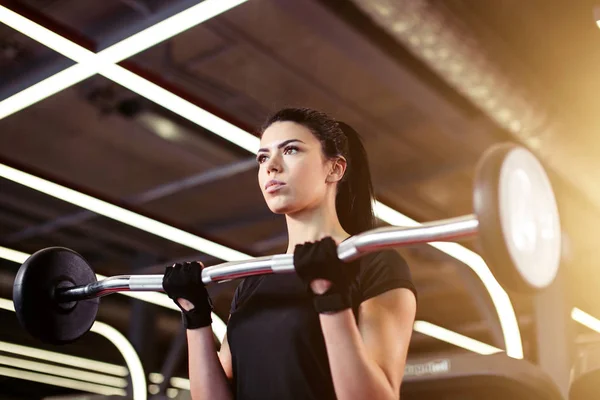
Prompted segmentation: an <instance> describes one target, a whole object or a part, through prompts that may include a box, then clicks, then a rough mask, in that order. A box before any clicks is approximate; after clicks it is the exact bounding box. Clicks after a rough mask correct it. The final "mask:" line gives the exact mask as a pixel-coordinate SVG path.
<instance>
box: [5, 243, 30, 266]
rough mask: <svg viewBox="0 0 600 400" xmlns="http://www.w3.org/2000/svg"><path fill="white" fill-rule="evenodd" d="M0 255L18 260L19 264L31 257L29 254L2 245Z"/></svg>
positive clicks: (7, 258)
mask: <svg viewBox="0 0 600 400" xmlns="http://www.w3.org/2000/svg"><path fill="white" fill-rule="evenodd" d="M0 257H1V258H4V259H5V260H8V261H12V262H16V263H17V264H23V263H24V262H25V260H27V257H29V254H26V253H23V252H20V251H17V250H13V249H9V248H7V247H2V246H0Z"/></svg>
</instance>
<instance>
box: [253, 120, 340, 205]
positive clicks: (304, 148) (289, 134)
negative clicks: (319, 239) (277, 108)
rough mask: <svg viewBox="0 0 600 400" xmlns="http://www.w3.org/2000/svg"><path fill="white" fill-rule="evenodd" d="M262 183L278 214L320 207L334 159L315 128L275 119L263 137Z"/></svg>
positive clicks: (258, 159) (260, 155)
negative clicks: (313, 129) (328, 155)
mask: <svg viewBox="0 0 600 400" xmlns="http://www.w3.org/2000/svg"><path fill="white" fill-rule="evenodd" d="M260 147H261V149H260V150H259V151H258V153H257V161H258V163H259V165H260V168H259V171H258V183H259V185H260V189H261V191H262V193H263V196H264V198H265V201H266V202H267V205H268V206H269V208H270V209H271V211H273V212H274V213H277V214H291V213H294V212H298V211H300V210H303V209H307V208H314V207H318V206H319V205H320V204H321V203H322V202H323V200H324V198H325V196H326V193H327V188H328V185H331V183H332V182H331V178H330V176H331V175H330V171H331V167H332V161H330V160H326V159H325V156H324V155H323V151H322V148H321V143H320V142H319V140H318V139H317V138H316V137H315V136H314V135H313V134H312V132H311V131H310V130H309V129H308V128H306V127H304V126H302V125H300V124H297V123H295V122H275V123H274V124H272V125H271V126H270V127H269V128H267V129H266V130H265V131H264V133H263V135H262V138H261V140H260Z"/></svg>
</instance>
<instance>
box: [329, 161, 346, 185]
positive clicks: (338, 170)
mask: <svg viewBox="0 0 600 400" xmlns="http://www.w3.org/2000/svg"><path fill="white" fill-rule="evenodd" d="M347 166H348V163H347V162H346V159H345V158H344V157H341V156H340V157H338V158H336V159H335V160H332V162H331V169H330V170H329V174H328V175H327V180H326V182H327V183H335V182H339V181H341V180H342V178H343V177H344V174H345V173H346V167H347Z"/></svg>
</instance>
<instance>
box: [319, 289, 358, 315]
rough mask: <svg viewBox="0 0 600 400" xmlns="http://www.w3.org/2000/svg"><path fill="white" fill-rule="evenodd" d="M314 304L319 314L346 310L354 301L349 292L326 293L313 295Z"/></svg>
mask: <svg viewBox="0 0 600 400" xmlns="http://www.w3.org/2000/svg"><path fill="white" fill-rule="evenodd" d="M313 304H314V306H315V310H316V311H317V312H318V313H319V314H326V313H333V312H339V311H342V310H346V309H348V308H350V307H351V304H352V303H351V301H350V295H349V294H342V293H325V294H322V295H320V296H315V297H313Z"/></svg>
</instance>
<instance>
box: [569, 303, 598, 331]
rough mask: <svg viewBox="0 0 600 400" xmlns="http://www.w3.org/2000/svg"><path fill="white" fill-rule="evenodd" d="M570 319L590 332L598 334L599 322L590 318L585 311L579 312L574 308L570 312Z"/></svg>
mask: <svg viewBox="0 0 600 400" xmlns="http://www.w3.org/2000/svg"><path fill="white" fill-rule="evenodd" d="M571 318H573V320H575V321H577V322H579V323H580V324H581V325H584V326H587V327H588V328H590V329H591V330H593V331H596V332H598V333H600V320H598V319H597V318H595V317H593V316H591V315H590V314H588V313H586V312H585V311H581V310H580V309H579V308H577V307H574V308H573V309H572V310H571Z"/></svg>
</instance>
